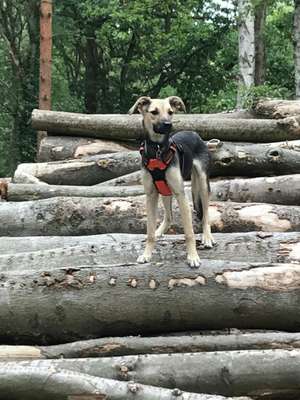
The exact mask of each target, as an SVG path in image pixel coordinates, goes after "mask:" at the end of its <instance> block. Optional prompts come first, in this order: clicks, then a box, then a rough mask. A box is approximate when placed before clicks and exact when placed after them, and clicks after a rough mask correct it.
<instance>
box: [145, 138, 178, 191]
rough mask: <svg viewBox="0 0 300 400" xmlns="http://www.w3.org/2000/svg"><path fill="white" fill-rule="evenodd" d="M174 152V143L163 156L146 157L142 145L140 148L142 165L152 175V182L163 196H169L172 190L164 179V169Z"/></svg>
mask: <svg viewBox="0 0 300 400" xmlns="http://www.w3.org/2000/svg"><path fill="white" fill-rule="evenodd" d="M175 152H176V145H175V144H174V143H171V145H170V147H169V149H168V151H167V153H166V154H165V155H164V156H163V158H161V157H159V156H157V155H156V156H157V157H156V158H147V156H146V154H145V147H144V145H142V146H141V148H140V153H141V155H142V161H143V165H144V167H145V168H146V169H147V170H148V171H149V173H150V174H151V176H152V179H153V183H154V185H155V187H156V189H157V191H158V193H160V194H161V195H163V196H171V195H172V191H171V189H170V188H169V186H168V183H167V181H166V170H167V168H168V167H169V165H170V163H171V161H172V160H173V157H174V155H175Z"/></svg>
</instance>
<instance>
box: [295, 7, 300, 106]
mask: <svg viewBox="0 0 300 400" xmlns="http://www.w3.org/2000/svg"><path fill="white" fill-rule="evenodd" d="M294 3H295V14H294V60H295V93H296V99H300V1H299V0H295V1H294Z"/></svg>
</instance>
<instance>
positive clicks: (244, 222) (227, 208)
mask: <svg viewBox="0 0 300 400" xmlns="http://www.w3.org/2000/svg"><path fill="white" fill-rule="evenodd" d="M209 213H210V221H211V226H212V229H213V231H217V232H249V231H260V230H263V231H268V232H272V231H274V232H288V231H295V230H299V229H300V207H299V206H282V205H271V204H262V203H231V202H211V205H210V210H209ZM159 215H160V217H161V216H162V210H159ZM0 219H1V225H0V236H43V235H59V236H64V235H88V234H90V235H91V234H100V233H113V232H114V233H144V232H145V231H146V210H145V198H144V196H136V197H126V198H112V197H108V198H103V199H102V198H82V197H55V198H52V199H45V200H37V201H28V202H20V203H6V202H1V203H0ZM193 222H194V229H195V232H196V233H198V232H199V231H201V228H200V224H199V221H198V220H197V218H196V216H195V215H194V221H193ZM173 228H174V229H175V231H176V232H182V224H181V217H180V215H179V212H178V208H177V206H176V208H175V212H174V223H173Z"/></svg>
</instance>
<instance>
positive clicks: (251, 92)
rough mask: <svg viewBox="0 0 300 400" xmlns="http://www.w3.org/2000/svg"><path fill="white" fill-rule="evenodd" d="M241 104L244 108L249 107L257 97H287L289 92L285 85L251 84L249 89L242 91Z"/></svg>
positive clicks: (289, 95)
mask: <svg viewBox="0 0 300 400" xmlns="http://www.w3.org/2000/svg"><path fill="white" fill-rule="evenodd" d="M242 97H243V99H244V100H243V104H244V106H245V108H247V109H251V108H252V107H253V105H255V103H256V102H257V100H258V99H263V98H268V99H272V98H273V99H288V98H290V97H291V92H290V91H289V90H288V88H286V87H282V86H280V85H267V84H266V85H260V86H252V87H251V88H250V89H248V90H245V91H244V93H242Z"/></svg>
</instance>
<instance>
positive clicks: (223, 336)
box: [0, 329, 300, 361]
mask: <svg viewBox="0 0 300 400" xmlns="http://www.w3.org/2000/svg"><path fill="white" fill-rule="evenodd" d="M232 331H233V332H231V331H230V330H229V332H224V331H221V332H220V331H217V332H209V333H206V331H204V332H201V333H200V334H196V333H193V332H192V333H189V334H185V335H183V334H181V335H178V334H174V335H166V336H151V337H141V336H125V337H109V338H101V339H91V340H82V341H78V342H73V343H66V344H59V345H53V346H4V345H2V346H0V361H20V360H33V359H55V358H59V359H61V358H64V359H66V358H73V359H74V358H92V357H96V358H99V357H113V356H115V357H116V356H128V355H140V354H173V353H188V352H190V353H199V352H216V351H226V352H229V351H231V352H232V351H233V350H234V351H236V350H270V349H284V350H293V349H300V333H294V332H275V331H269V332H260V331H257V332H256V331H248V332H242V331H239V330H234V329H233V330H232Z"/></svg>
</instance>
